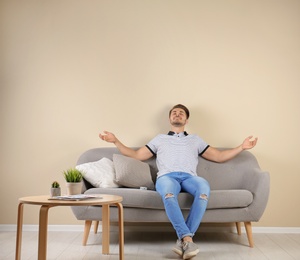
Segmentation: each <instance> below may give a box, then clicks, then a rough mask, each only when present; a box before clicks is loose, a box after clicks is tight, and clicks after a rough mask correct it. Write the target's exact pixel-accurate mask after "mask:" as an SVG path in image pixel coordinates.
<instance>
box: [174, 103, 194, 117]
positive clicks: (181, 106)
mask: <svg viewBox="0 0 300 260" xmlns="http://www.w3.org/2000/svg"><path fill="white" fill-rule="evenodd" d="M175 108H181V109H183V110H184V112H185V114H186V118H187V119H189V117H190V111H189V110H188V109H187V107H186V106H184V105H182V104H177V105H175V106H173V107H172V109H171V110H170V112H169V117H170V115H171V113H172V111H173V110H174V109H175Z"/></svg>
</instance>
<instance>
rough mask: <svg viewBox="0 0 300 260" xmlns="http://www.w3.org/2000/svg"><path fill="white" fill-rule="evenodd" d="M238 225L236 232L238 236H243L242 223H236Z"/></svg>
mask: <svg viewBox="0 0 300 260" xmlns="http://www.w3.org/2000/svg"><path fill="white" fill-rule="evenodd" d="M235 225H236V231H237V233H238V235H239V236H240V235H241V234H242V229H241V222H235Z"/></svg>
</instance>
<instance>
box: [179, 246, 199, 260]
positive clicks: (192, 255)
mask: <svg viewBox="0 0 300 260" xmlns="http://www.w3.org/2000/svg"><path fill="white" fill-rule="evenodd" d="M199 251H200V250H199V249H196V250H194V251H192V252H189V253H188V254H184V255H183V259H184V260H186V259H190V258H192V257H194V256H196V255H197V254H198V253H199Z"/></svg>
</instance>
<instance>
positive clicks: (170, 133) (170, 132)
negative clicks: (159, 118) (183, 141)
mask: <svg viewBox="0 0 300 260" xmlns="http://www.w3.org/2000/svg"><path fill="white" fill-rule="evenodd" d="M168 135H176V133H175V132H173V131H169V133H168ZM178 135H179V136H183V135H185V136H187V135H188V133H187V132H186V131H184V132H181V133H179V134H178Z"/></svg>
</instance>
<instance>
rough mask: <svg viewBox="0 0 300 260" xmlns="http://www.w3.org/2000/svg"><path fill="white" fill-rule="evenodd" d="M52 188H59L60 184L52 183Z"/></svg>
mask: <svg viewBox="0 0 300 260" xmlns="http://www.w3.org/2000/svg"><path fill="white" fill-rule="evenodd" d="M51 187H52V188H59V183H58V182H57V181H54V182H52V186H51Z"/></svg>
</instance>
